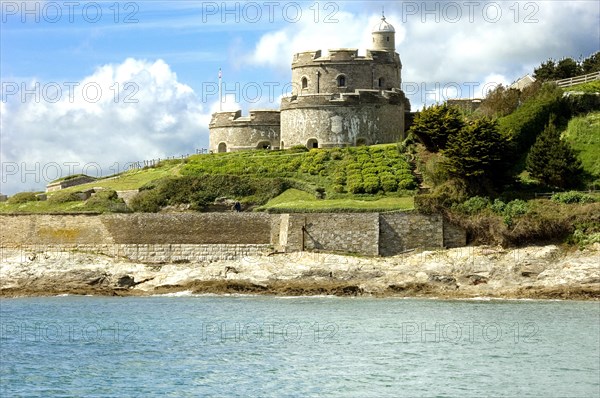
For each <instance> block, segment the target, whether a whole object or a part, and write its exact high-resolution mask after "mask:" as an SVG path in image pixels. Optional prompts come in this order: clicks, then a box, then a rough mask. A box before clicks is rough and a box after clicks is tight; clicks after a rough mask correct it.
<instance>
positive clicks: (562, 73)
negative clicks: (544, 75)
mask: <svg viewBox="0 0 600 398" xmlns="http://www.w3.org/2000/svg"><path fill="white" fill-rule="evenodd" d="M580 74H581V66H580V65H579V64H578V63H577V62H576V61H575V60H574V59H573V58H563V59H561V60H560V61H558V64H556V69H555V72H554V79H556V80H560V79H567V78H569V77H575V76H579V75H580Z"/></svg>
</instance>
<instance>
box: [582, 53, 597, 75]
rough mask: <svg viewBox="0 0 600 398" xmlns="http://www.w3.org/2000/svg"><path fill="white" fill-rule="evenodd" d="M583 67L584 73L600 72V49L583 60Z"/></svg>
mask: <svg viewBox="0 0 600 398" xmlns="http://www.w3.org/2000/svg"><path fill="white" fill-rule="evenodd" d="M581 69H582V72H583V73H584V74H588V73H594V72H600V51H598V52H596V53H594V54H592V55H590V56H589V57H588V58H586V59H584V60H583V61H582V62H581Z"/></svg>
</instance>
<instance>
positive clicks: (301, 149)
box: [289, 145, 308, 152]
mask: <svg viewBox="0 0 600 398" xmlns="http://www.w3.org/2000/svg"><path fill="white" fill-rule="evenodd" d="M289 151H290V152H308V148H307V147H306V146H304V145H294V146H293V147H291V148H290V149H289Z"/></svg>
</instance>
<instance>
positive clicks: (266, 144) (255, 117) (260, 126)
mask: <svg viewBox="0 0 600 398" xmlns="http://www.w3.org/2000/svg"><path fill="white" fill-rule="evenodd" d="M209 130H210V137H209V140H210V143H209V147H210V149H211V150H212V151H213V152H232V151H240V150H245V149H278V148H279V134H280V118H279V111H278V110H251V111H250V114H249V116H242V111H240V110H238V111H235V112H216V113H213V115H212V119H211V121H210V124H209Z"/></svg>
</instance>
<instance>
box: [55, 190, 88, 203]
mask: <svg viewBox="0 0 600 398" xmlns="http://www.w3.org/2000/svg"><path fill="white" fill-rule="evenodd" d="M80 194H81V192H69V191H67V192H65V191H58V192H56V193H54V194H52V195H49V196H48V202H50V203H67V202H78V201H81V200H82V199H81V197H80V196H79V195H80Z"/></svg>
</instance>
